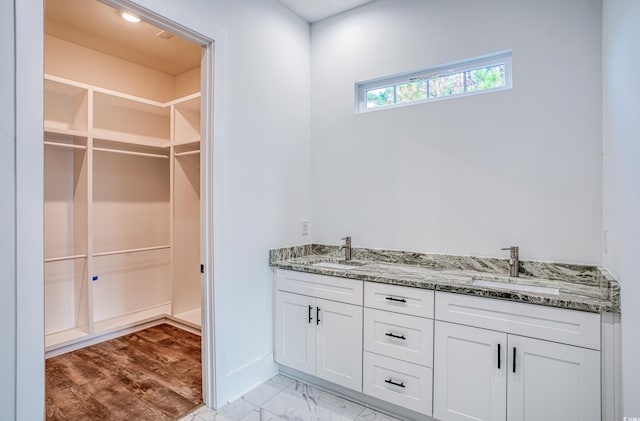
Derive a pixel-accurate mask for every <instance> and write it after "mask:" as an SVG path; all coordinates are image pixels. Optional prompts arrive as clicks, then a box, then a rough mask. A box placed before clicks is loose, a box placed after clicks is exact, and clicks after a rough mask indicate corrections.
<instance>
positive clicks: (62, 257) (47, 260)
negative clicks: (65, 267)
mask: <svg viewBox="0 0 640 421" xmlns="http://www.w3.org/2000/svg"><path fill="white" fill-rule="evenodd" d="M86 257H87V255H86V254H76V255H73V256H60V257H51V258H49V259H44V262H45V263H49V262H60V261H63V260H75V259H85V258H86Z"/></svg>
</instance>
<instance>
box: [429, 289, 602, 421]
mask: <svg viewBox="0 0 640 421" xmlns="http://www.w3.org/2000/svg"><path fill="white" fill-rule="evenodd" d="M435 303H436V306H435V318H436V322H435V335H434V338H435V339H434V341H435V342H434V345H435V346H434V386H433V387H434V403H433V405H434V411H433V415H434V417H435V418H437V419H439V420H442V421H449V420H455V421H458V420H492V421H496V420H497V421H500V420H509V421H538V420H545V421H560V420H569V419H570V420H580V421H596V420H600V418H601V415H600V351H599V349H600V330H599V329H600V317H599V315H598V314H594V313H586V312H580V311H574V310H566V309H559V308H552V307H543V306H538V305H531V304H524V303H517V302H510V301H502V300H495V299H488V298H482V297H473V296H465V295H458V294H450V293H443V292H438V293H436V299H435Z"/></svg>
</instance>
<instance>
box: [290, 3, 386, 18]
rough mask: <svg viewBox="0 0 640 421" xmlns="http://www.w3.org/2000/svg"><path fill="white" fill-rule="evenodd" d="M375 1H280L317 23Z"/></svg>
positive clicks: (297, 13) (299, 14)
mask: <svg viewBox="0 0 640 421" xmlns="http://www.w3.org/2000/svg"><path fill="white" fill-rule="evenodd" d="M372 1H373V0H280V2H281V3H283V4H284V5H285V6H287V7H288V8H289V9H291V11H293V12H294V13H295V14H296V15H298V16H301V17H302V18H304V19H306V20H307V22H311V23H313V22H317V21H319V20H322V19H324V18H328V17H329V16H333V15H337V14H339V13H342V12H346V11H347V10H350V9H353V8H354V7H358V6H362V5H363V4H367V3H370V2H372Z"/></svg>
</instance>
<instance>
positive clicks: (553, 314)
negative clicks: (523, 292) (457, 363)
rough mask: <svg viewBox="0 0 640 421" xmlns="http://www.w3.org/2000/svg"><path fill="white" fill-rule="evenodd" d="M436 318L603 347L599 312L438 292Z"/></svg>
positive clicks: (567, 342)
mask: <svg viewBox="0 0 640 421" xmlns="http://www.w3.org/2000/svg"><path fill="white" fill-rule="evenodd" d="M435 301H436V311H435V318H436V319H437V320H443V321H448V322H453V323H460V324H464V325H468V326H476V327H481V328H485V329H491V330H498V331H500V332H506V333H514V334H518V335H522V336H528V337H532V338H538V339H544V340H548V341H553V342H560V343H565V344H569V345H576V346H581V347H585V348H591V349H596V350H599V349H600V315H599V314H596V313H587V312H584V311H576V310H567V309H562V308H555V307H546V306H540V305H535V304H526V303H517V302H513V301H505V300H497V299H491V298H484V297H474V296H469V295H460V294H452V293H446V292H437V293H436V300H435Z"/></svg>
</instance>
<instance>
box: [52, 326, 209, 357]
mask: <svg viewBox="0 0 640 421" xmlns="http://www.w3.org/2000/svg"><path fill="white" fill-rule="evenodd" d="M165 323H166V324H168V325H171V326H173V327H177V328H178V329H182V330H184V331H187V332H190V333H194V334H196V335H201V332H200V330H199V329H196V328H194V327H193V326H191V325H190V324H185V323H182V322H181V321H180V320H179V319H175V318H173V317H171V316H166V315H165V316H159V317H156V318H154V319H150V320H149V319H148V320H145V321H144V322H141V323H138V324H135V325H133V326H127V327H123V328H120V329H115V330H111V331H109V332H105V333H102V334H97V335H94V336H90V337H85V338H82V339H80V340H77V341H73V342H71V343H67V344H64V345H62V346H58V347H54V348H51V349H49V350H47V351H46V352H45V354H44V358H45V359H48V358H51V357H56V356H58V355H62V354H66V353H68V352H72V351H77V350H78V349H82V348H86V347H88V346H91V345H96V344H99V343H101V342H105V341H108V340H111V339H115V338H119V337H120V336H125V335H129V334H131V333H135V332H138V331H140V330H144V329H148V328H150V327H154V326H158V325H161V324H165Z"/></svg>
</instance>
